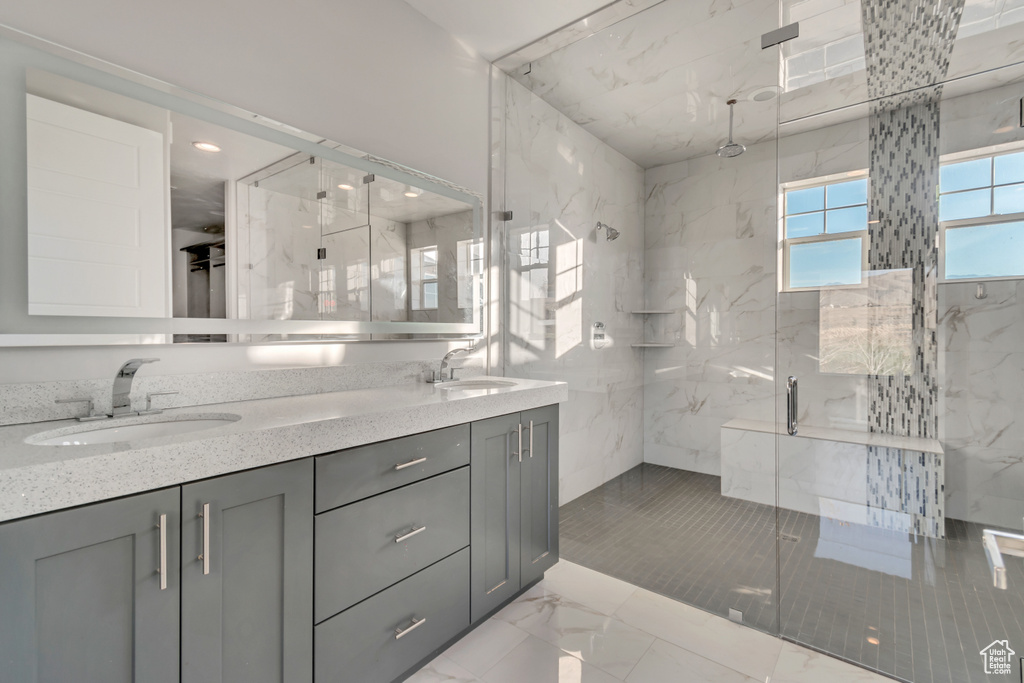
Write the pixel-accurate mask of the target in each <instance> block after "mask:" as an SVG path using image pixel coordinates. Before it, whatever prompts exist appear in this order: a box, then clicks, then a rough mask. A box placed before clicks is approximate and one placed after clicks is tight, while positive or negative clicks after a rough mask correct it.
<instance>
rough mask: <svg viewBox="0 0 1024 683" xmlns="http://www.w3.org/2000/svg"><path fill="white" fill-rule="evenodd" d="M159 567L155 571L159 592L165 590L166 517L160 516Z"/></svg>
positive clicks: (158, 526)
mask: <svg viewBox="0 0 1024 683" xmlns="http://www.w3.org/2000/svg"><path fill="white" fill-rule="evenodd" d="M156 526H157V528H158V529H159V530H160V567H159V568H158V569H157V570H156V571H157V573H158V574H159V575H160V590H162V591H165V590H167V515H160V523H159V524H157V525H156Z"/></svg>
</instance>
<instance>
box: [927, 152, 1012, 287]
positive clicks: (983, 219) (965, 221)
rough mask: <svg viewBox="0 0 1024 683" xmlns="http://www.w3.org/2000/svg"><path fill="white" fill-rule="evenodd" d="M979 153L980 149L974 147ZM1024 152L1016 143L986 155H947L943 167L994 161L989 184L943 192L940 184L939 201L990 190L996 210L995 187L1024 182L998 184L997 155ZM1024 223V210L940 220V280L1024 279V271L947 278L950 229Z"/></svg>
mask: <svg viewBox="0 0 1024 683" xmlns="http://www.w3.org/2000/svg"><path fill="white" fill-rule="evenodd" d="M974 151H975V152H977V150H974ZM1021 152H1024V146H1015V147H1011V148H1006V149H1000V150H998V151H993V150H992V149H991V148H990V149H989V150H987V151H986V152H984V153H982V154H977V153H974V154H971V153H960V154H952V155H949V156H947V157H946V158H945V159H942V160H941V161H940V167H941V166H950V165H953V164H962V163H965V162H969V161H978V160H979V159H989V160H990V162H991V165H992V167H991V174H990V177H991V181H990V182H989V184H988V185H982V186H981V187H973V188H969V189H966V190H953V191H951V192H942V186H941V185H938V186H936V188H935V197H936V203H937V204H938V202H941V201H942V197H943V196H948V195H954V194H961V193H963V192H976V191H978V190H988V193H989V204H988V205H989V211H994V210H995V190H996V188H997V187H1010V186H1013V185H1021V184H1024V183H1020V182H1016V183H1001V184H996V182H995V180H996V177H995V159H996V157H1001V156H1006V155H1009V154H1019V153H1021ZM1020 222H1024V211H1022V212H1017V213H989V214H987V215H985V216H975V217H973V218H957V219H955V220H948V221H941V220H940V221H939V227H938V235H937V236H936V240H937V242H936V249H937V250H938V254H939V258H938V282H939V283H940V284H955V283H958V282H1002V281H1007V280H1024V274H1022V275H996V276H994V277H971V278H968V277H963V278H953V279H948V278H947V277H946V253H947V252H946V233H947V232H948V231H949V230H956V229H958V228H973V227H981V226H985V225H999V224H1002V223H1020Z"/></svg>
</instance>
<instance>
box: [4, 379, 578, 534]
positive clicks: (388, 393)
mask: <svg viewBox="0 0 1024 683" xmlns="http://www.w3.org/2000/svg"><path fill="white" fill-rule="evenodd" d="M476 379H485V378H483V377H478V378H476ZM514 382H515V385H514V386H510V387H501V388H497V389H473V390H471V391H452V390H448V389H443V388H441V387H442V386H443V385H432V384H426V383H421V384H405V385H398V386H387V387H380V388H374V389H358V390H352V391H339V392H334V393H320V394H310V395H304V396H289V397H284V398H268V399H262V400H256V401H239V402H234V403H220V404H214V405H204V406H194V407H189V408H175V409H172V410H166V411H164V412H163V413H161V414H159V415H153V416H140V417H137V418H130V419H131V420H132V421H133V422H145V421H163V420H168V419H186V418H187V417H188V416H190V415H202V416H216V415H221V414H227V415H237V416H239V417H240V418H241V419H239V420H237V421H235V422H232V423H231V424H226V425H223V426H218V427H214V428H211V429H205V430H202V431H196V432H190V433H186V434H179V435H176V436H162V437H156V438H148V439H139V440H137V441H128V442H118V443H109V444H94V445H83V446H40V445H33V444H30V443H26V441H25V440H26V439H27V438H30V437H32V436H34V435H37V434H39V433H41V432H51V431H54V430H61V431H63V430H65V429H67V430H69V431H74V430H80V429H101V428H104V427H108V426H113V425H114V420H106V421H101V422H93V423H80V422H77V421H75V420H60V421H54V422H37V423H33V424H22V425H13V426H9V427H0V521H4V520H10V519H16V518H18V517H25V516H28V515H34V514H39V513H42V512H49V511H53V510H59V509H63V508H68V507H73V506H76V505H83V504H86V503H93V502H97V501H101V500H106V499H108V498H116V497H118V496H124V495H128V494H132V493H139V492H142V491H150V490H153V489H159V488H163V487H167V486H175V485H178V484H182V483H185V482H189V481H195V480H198V479H205V478H208V477H214V476H218V475H222V474H228V473H231V472H238V471H241V470H245V469H250V468H253V467H260V466H263V465H271V464H274V463H278V462H284V461H286V460H294V459H296V458H303V457H306V456H310V455H318V454H321V453H329V452H331V451H336V450H341V449H344V448H352V447H354V446H362V445H364V444H368V443H373V442H375V441H384V440H386V439H393V438H397V437H400V436H407V435H409V434H417V433H419V432H426V431H430V430H433V429H440V428H442V427H449V426H451V425H457V424H463V423H466V422H473V421H475V420H482V419H486V418H489V417H496V416H498V415H507V414H509V413H515V412H518V411H521V410H529V409H531V408H538V407H541V406H546V405H551V404H553V403H561V402H564V401H566V400H568V397H569V390H568V385H567V384H565V383H564V382H544V381H539V380H527V379H515V380H514ZM58 433H60V432H58Z"/></svg>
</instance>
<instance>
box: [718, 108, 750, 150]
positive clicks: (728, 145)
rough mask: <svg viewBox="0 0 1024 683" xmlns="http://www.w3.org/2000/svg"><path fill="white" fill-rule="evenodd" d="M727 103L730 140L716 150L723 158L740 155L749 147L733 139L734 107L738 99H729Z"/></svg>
mask: <svg viewBox="0 0 1024 683" xmlns="http://www.w3.org/2000/svg"><path fill="white" fill-rule="evenodd" d="M726 104H728V105H729V142H727V143H725V144H724V145H722V146H721V147H719V148H718V151H716V152H715V154H717V155H718V156H720V157H722V158H723V159H731V158H732V157H738V156H739V155H741V154H743V153H744V152H746V151H747V148H746V147H744V146H743V145H741V144H739V143H738V142H733V141H732V112H733V109H732V108H733V107H734V106H736V100H729V101H728V102H726Z"/></svg>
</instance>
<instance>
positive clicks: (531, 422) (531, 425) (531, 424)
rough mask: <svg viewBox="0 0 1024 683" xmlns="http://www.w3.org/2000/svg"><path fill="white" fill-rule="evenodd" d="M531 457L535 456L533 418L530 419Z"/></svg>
mask: <svg viewBox="0 0 1024 683" xmlns="http://www.w3.org/2000/svg"><path fill="white" fill-rule="evenodd" d="M529 452H530V457H531V458H532V457H533V420H530V451H529Z"/></svg>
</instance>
